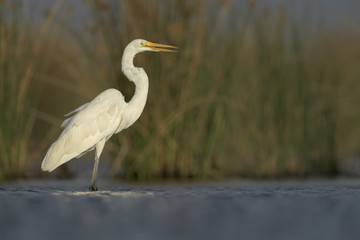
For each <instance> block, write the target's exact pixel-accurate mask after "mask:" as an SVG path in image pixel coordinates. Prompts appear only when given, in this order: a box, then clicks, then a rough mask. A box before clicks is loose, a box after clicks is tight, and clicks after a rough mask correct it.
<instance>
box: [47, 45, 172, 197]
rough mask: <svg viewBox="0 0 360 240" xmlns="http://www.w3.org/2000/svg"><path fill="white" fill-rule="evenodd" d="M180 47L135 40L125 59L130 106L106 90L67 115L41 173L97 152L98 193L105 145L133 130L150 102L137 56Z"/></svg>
mask: <svg viewBox="0 0 360 240" xmlns="http://www.w3.org/2000/svg"><path fill="white" fill-rule="evenodd" d="M175 49H177V47H174V46H170V45H164V44H158V43H152V42H148V41H146V40H143V39H136V40H133V41H132V42H131V43H129V44H128V45H127V46H126V48H125V50H124V53H123V57H122V61H121V64H122V72H123V73H124V75H125V76H126V77H127V78H128V79H129V80H130V81H132V82H133V83H134V84H135V87H136V88H135V94H134V96H133V97H132V99H131V100H130V101H129V102H125V100H124V96H123V95H122V94H121V92H120V91H118V90H116V89H107V90H105V91H104V92H102V93H100V94H99V95H98V96H97V97H96V98H95V99H93V100H92V101H91V102H89V103H85V104H84V105H82V106H80V107H79V108H77V109H75V110H74V111H72V112H70V113H68V114H66V115H65V116H69V115H71V114H74V115H73V116H72V117H70V118H68V119H66V120H65V121H64V122H63V123H62V124H61V127H64V131H63V132H62V133H61V135H60V136H59V138H58V139H57V140H56V142H54V143H53V144H52V145H51V147H50V148H49V150H48V151H47V153H46V156H45V157H44V160H43V161H42V164H41V169H42V171H48V172H51V171H53V170H54V169H56V168H57V167H59V166H60V165H62V164H64V163H66V162H68V161H70V160H71V159H73V158H75V157H77V158H79V157H80V156H82V155H83V154H85V153H86V152H88V151H92V150H94V149H95V163H94V169H93V174H92V178H91V185H90V187H89V189H90V190H92V191H96V190H97V186H96V176H97V171H98V165H99V158H100V155H101V152H102V150H103V148H104V145H105V142H106V141H107V140H109V138H110V137H111V136H112V135H114V134H116V133H119V132H120V131H121V130H123V129H125V128H128V127H130V126H131V125H132V124H133V123H134V122H135V121H136V120H137V119H138V118H139V117H140V115H141V113H142V111H143V109H144V106H145V102H146V99H147V94H148V89H149V80H148V76H147V75H146V73H145V71H144V69H143V68H139V67H135V66H134V64H133V60H134V57H135V55H136V54H138V53H140V52H144V51H155V52H159V51H163V52H176V50H175Z"/></svg>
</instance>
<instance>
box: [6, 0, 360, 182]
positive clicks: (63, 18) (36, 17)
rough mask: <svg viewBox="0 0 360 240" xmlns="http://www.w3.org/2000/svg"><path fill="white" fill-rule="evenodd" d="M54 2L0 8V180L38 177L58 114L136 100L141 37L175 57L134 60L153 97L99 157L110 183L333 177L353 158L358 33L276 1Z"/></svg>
mask: <svg viewBox="0 0 360 240" xmlns="http://www.w3.org/2000/svg"><path fill="white" fill-rule="evenodd" d="M345 2H346V1H345ZM38 4H41V1H39V3H38ZM51 4H52V5H51V6H49V7H46V8H45V9H44V11H43V12H42V13H41V14H40V13H39V11H32V7H31V6H29V5H30V4H29V1H21V0H18V1H6V0H2V1H0V180H6V179H17V178H19V177H35V176H39V174H40V164H41V161H42V158H43V156H44V155H45V152H46V150H47V148H48V147H49V146H50V144H51V143H52V142H54V141H55V140H56V138H57V136H58V135H59V133H60V131H61V130H60V124H61V121H62V120H63V117H62V116H63V115H64V114H65V113H67V112H70V111H71V110H73V109H75V108H77V107H78V106H79V105H81V104H83V103H85V102H88V101H90V100H91V99H93V98H94V97H95V96H96V95H97V94H99V93H100V92H101V91H103V90H105V89H107V88H109V87H115V88H117V89H119V90H120V91H121V92H122V93H123V94H124V95H125V96H126V100H130V99H131V96H132V94H133V92H134V86H133V85H132V83H130V82H128V80H127V79H126V78H125V76H123V74H122V73H121V56H122V51H123V49H124V47H125V46H126V45H127V44H128V43H129V42H130V41H131V40H133V39H135V38H143V39H146V40H149V41H153V42H158V43H165V44H171V45H175V46H178V47H179V49H180V50H179V52H178V53H177V54H154V53H143V54H140V55H139V56H137V58H136V59H135V65H137V66H141V67H144V69H145V70H146V72H147V74H148V76H149V79H150V90H149V97H148V102H147V104H146V107H145V110H144V112H143V114H142V116H141V118H140V119H139V121H138V122H137V123H136V124H134V126H132V127H131V128H129V129H128V130H125V131H123V132H122V133H120V134H118V135H115V136H113V137H112V139H111V141H109V142H108V143H107V145H106V146H105V153H104V154H103V156H102V161H106V160H108V161H110V162H111V169H112V170H111V171H112V173H111V174H112V176H114V177H120V178H126V179H139V180H145V179H153V178H181V179H188V178H195V179H204V178H205V179H208V178H211V179H214V178H215V179H216V178H225V177H251V178H274V177H294V176H297V177H299V176H300V177H305V176H324V175H326V176H333V175H337V174H338V173H339V171H341V169H342V166H343V165H344V164H346V163H347V161H348V160H349V159H352V161H353V162H356V161H357V159H358V160H359V161H360V159H359V156H360V138H359V136H360V121H359V120H360V111H359V110H360V109H359V107H360V94H359V92H360V68H359V67H358V66H360V45H359V42H360V31H359V25H357V24H355V23H352V22H349V23H348V24H346V23H345V22H344V23H342V24H340V25H339V26H341V27H334V28H329V27H324V26H323V25H322V24H321V23H320V24H319V23H318V19H316V18H314V17H313V16H312V15H311V14H310V13H308V11H304V15H303V16H300V17H299V16H297V17H294V16H292V14H293V13H294V11H289V9H288V8H287V6H286V4H285V2H281V1H279V2H276V4H274V3H273V2H271V3H266V2H260V3H258V2H257V1H251V0H243V1H231V0H212V1H190V0H186V1H185V0H175V1H159V0H123V1H115V0H102V1H90V0H86V1H83V2H82V4H81V5H80V6H81V11H80V10H79V7H77V8H73V7H72V6H71V4H70V1H60V0H56V1H52V2H51ZM302 7H304V9H306V7H307V6H306V5H305V3H304V5H303V6H302ZM78 11H80V12H81V14H83V15H84V16H86V20H81V22H82V24H79V19H80V18H81V17H79V16H78V15H79V13H78ZM315 15H316V14H315ZM299 18H300V19H299ZM74 19H75V20H74ZM324 25H326V24H324ZM85 158H88V159H89V166H91V167H92V163H91V161H92V160H93V153H91V154H87V155H86V156H85ZM90 159H91V161H90ZM100 168H101V164H100Z"/></svg>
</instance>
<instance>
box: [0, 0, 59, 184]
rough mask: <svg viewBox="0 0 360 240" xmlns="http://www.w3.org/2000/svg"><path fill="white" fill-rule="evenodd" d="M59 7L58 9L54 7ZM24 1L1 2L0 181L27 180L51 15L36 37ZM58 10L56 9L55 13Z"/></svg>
mask: <svg viewBox="0 0 360 240" xmlns="http://www.w3.org/2000/svg"><path fill="white" fill-rule="evenodd" d="M55 7H58V5H55ZM28 10H29V9H28V6H27V5H26V4H25V2H23V1H0V180H2V179H13V178H17V177H24V176H25V175H26V174H27V172H28V169H27V167H29V166H30V164H29V163H28V162H26V160H27V159H28V153H29V151H28V150H29V142H30V138H31V134H32V130H33V126H34V123H35V114H34V112H33V108H34V107H36V106H37V100H38V98H37V94H38V93H39V91H38V89H36V88H37V87H39V86H38V85H37V84H36V81H35V79H36V78H37V77H38V76H39V74H41V73H40V72H41V71H42V69H43V68H44V65H46V64H44V63H45V62H46V60H45V59H46V56H45V55H44V54H45V51H46V49H45V45H44V43H45V40H44V37H45V34H46V32H47V31H48V29H49V25H50V23H51V21H52V19H53V17H52V16H51V14H50V15H49V16H48V17H47V20H46V21H45V24H44V25H43V26H42V28H41V29H40V31H39V32H38V33H37V34H38V35H37V36H35V34H36V33H35V31H34V28H31V26H30V24H28V22H27V21H28V19H27V14H28ZM54 10H55V9H54Z"/></svg>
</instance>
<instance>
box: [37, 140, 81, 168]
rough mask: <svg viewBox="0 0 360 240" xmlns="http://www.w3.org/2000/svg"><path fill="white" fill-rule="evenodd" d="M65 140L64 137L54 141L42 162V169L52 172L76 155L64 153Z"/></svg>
mask: <svg viewBox="0 0 360 240" xmlns="http://www.w3.org/2000/svg"><path fill="white" fill-rule="evenodd" d="M64 145H65V144H64V141H63V139H58V140H57V141H56V142H54V143H53V144H52V145H51V147H50V148H49V150H48V151H47V153H46V155H45V157H44V159H43V161H42V163H41V170H42V171H45V172H52V171H53V170H55V169H56V168H57V167H59V166H60V165H62V164H64V163H66V162H68V161H70V160H71V159H72V158H74V157H76V156H72V155H71V154H66V153H64Z"/></svg>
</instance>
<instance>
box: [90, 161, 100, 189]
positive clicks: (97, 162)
mask: <svg viewBox="0 0 360 240" xmlns="http://www.w3.org/2000/svg"><path fill="white" fill-rule="evenodd" d="M98 166H99V157H98V156H97V155H95V163H94V169H93V174H92V178H91V185H90V187H89V189H90V190H91V191H97V187H96V177H97V171H98Z"/></svg>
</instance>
